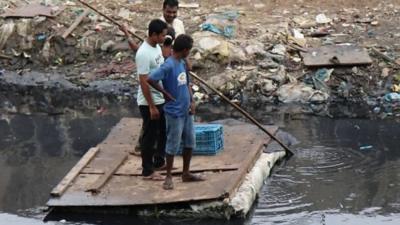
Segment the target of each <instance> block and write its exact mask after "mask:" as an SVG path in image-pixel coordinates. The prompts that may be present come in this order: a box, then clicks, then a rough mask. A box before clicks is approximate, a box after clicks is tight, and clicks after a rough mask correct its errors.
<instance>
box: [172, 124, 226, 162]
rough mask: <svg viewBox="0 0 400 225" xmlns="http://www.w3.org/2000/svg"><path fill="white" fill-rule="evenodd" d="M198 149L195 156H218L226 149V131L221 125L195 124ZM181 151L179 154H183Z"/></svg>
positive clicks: (194, 151)
mask: <svg viewBox="0 0 400 225" xmlns="http://www.w3.org/2000/svg"><path fill="white" fill-rule="evenodd" d="M194 129H195V133H196V148H195V149H194V150H193V155H216V154H217V153H218V152H220V151H221V150H223V148H224V130H223V127H222V125H221V124H195V126H194ZM181 152H182V149H180V151H179V154H181Z"/></svg>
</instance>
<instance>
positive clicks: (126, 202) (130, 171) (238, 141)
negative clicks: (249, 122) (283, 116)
mask: <svg viewBox="0 0 400 225" xmlns="http://www.w3.org/2000/svg"><path fill="white" fill-rule="evenodd" d="M140 129H141V119H136V118H123V119H122V120H121V121H120V122H119V123H118V124H117V125H116V126H115V127H114V128H113V129H112V130H111V132H110V134H109V135H108V136H107V138H106V139H105V140H104V141H103V142H102V143H100V144H98V145H97V146H96V147H94V148H91V149H90V150H89V151H88V152H87V153H86V154H85V155H84V156H83V157H82V158H81V160H80V161H79V162H78V163H77V164H76V165H75V166H74V167H73V168H72V169H71V171H70V172H69V173H68V174H67V175H66V176H65V178H64V179H63V180H62V181H61V182H60V183H59V184H58V185H57V186H56V187H55V188H54V189H53V191H52V192H51V198H50V200H49V201H48V203H47V205H48V206H50V207H55V208H62V207H72V206H79V207H101V206H108V207H110V206H151V205H162V204H170V203H194V202H201V201H209V200H223V199H226V198H228V199H229V198H232V197H233V195H234V194H235V191H236V190H237V189H238V187H239V186H240V185H241V183H242V182H243V180H244V177H245V175H246V174H247V173H248V172H249V171H250V170H251V169H252V168H253V166H254V163H255V162H256V161H257V159H258V158H259V156H260V154H261V153H262V150H263V149H264V145H265V144H267V143H269V141H270V138H269V137H268V136H267V135H266V134H264V133H262V132H260V131H259V130H258V129H257V128H255V127H251V128H249V126H242V125H224V150H223V151H222V152H220V153H218V154H217V155H216V156H193V158H192V162H191V171H192V172H195V173H203V174H204V175H205V177H206V178H207V180H206V181H204V182H194V183H182V181H181V179H180V174H181V171H182V157H180V156H177V157H175V162H174V166H175V167H176V169H175V170H174V174H175V176H174V184H175V187H174V190H168V191H166V190H163V188H162V182H160V181H146V180H143V179H142V176H141V158H140V156H136V155H132V154H130V153H129V152H130V151H132V150H133V149H134V147H135V145H136V143H137V139H138V136H139V133H140ZM277 129H278V128H277V127H275V126H270V127H268V130H269V131H270V132H271V133H272V134H274V133H276V131H277Z"/></svg>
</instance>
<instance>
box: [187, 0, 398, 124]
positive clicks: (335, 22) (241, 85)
mask: <svg viewBox="0 0 400 225" xmlns="http://www.w3.org/2000/svg"><path fill="white" fill-rule="evenodd" d="M392 6H393V5H392ZM386 7H390V5H388V6H386ZM380 10H383V9H379V10H378V9H371V10H370V11H372V12H374V14H377V15H381V14H379V13H378V12H380ZM227 12H229V13H230V12H231V11H227ZM372 12H368V13H367V14H366V15H365V17H363V16H361V12H360V11H357V10H355V9H352V10H348V9H344V10H343V12H342V13H343V15H333V16H332V17H330V16H328V15H326V14H323V13H320V14H316V15H312V14H308V13H304V14H303V15H301V16H296V15H293V16H292V17H291V18H290V21H288V20H286V18H285V17H274V18H279V20H280V21H278V22H276V21H275V22H274V23H275V24H282V23H283V24H284V23H286V24H287V25H286V26H285V25H283V26H280V27H279V28H278V29H275V30H273V32H272V34H274V35H270V33H268V31H267V32H263V33H264V35H262V34H258V36H256V38H249V36H251V32H252V30H251V29H249V27H247V29H246V27H243V24H242V23H241V19H242V17H243V16H239V17H235V18H234V20H239V21H240V22H238V23H237V22H236V21H233V20H232V21H233V22H235V23H234V24H237V26H240V27H235V29H234V30H236V31H239V33H240V35H236V36H227V35H226V34H224V33H223V32H220V30H221V29H220V30H219V31H213V30H212V29H208V27H209V24H208V25H207V26H204V24H203V25H202V26H201V27H202V28H203V30H202V31H198V32H196V33H194V34H193V37H194V39H195V48H194V51H193V56H192V58H193V61H194V62H195V63H194V66H195V67H196V68H197V69H198V70H199V71H201V73H202V74H205V76H207V79H208V82H209V83H210V84H212V85H214V87H216V88H217V89H218V90H220V91H221V92H222V93H223V94H225V95H227V96H228V97H230V98H231V99H232V101H235V102H237V103H239V104H244V105H254V104H256V105H265V104H269V103H272V104H273V103H275V104H276V103H278V104H280V103H283V104H285V103H301V104H306V105H309V106H310V108H311V109H312V111H313V113H317V114H322V115H328V116H332V115H330V114H329V111H324V112H319V111H320V110H321V108H324V109H326V107H315V106H318V105H321V104H325V105H328V106H329V105H337V104H347V105H353V106H356V107H357V105H358V104H362V105H368V110H369V112H368V113H372V114H374V115H376V116H380V117H381V118H385V117H387V116H391V115H397V116H400V108H399V105H400V85H399V83H400V82H399V81H400V80H399V79H400V52H399V51H397V52H396V51H395V49H393V48H391V47H390V46H389V45H385V46H380V45H379V38H377V40H375V42H374V43H372V40H371V39H368V38H371V35H375V31H374V29H379V28H380V24H381V23H384V21H382V22H381V21H380V19H382V20H384V18H379V17H378V16H374V15H373V14H372ZM393 12H394V13H395V14H396V15H399V14H400V13H399V11H398V10H394V11H393ZM222 15H224V14H222ZM391 16H393V15H390V16H389V17H391ZM255 23H256V22H255ZM265 26H266V27H268V26H269V24H265ZM204 27H207V29H204ZM250 28H251V27H250ZM365 30H369V31H368V33H366V34H365V33H364V34H359V33H360V32H364V31H365ZM393 32H397V33H394V34H392V35H393V36H396V37H400V30H399V29H397V30H393ZM365 35H367V37H365ZM364 38H365V40H364ZM395 43H396V42H395ZM398 50H399V49H398ZM221 65H223V67H224V68H223V69H222V71H221V72H219V73H218V74H212V73H210V72H209V71H218V69H215V67H217V68H221ZM208 74H210V75H208ZM203 76H204V75H203ZM199 92H201V93H202V94H201V95H200V94H196V95H197V96H200V97H202V98H197V100H198V101H199V102H202V101H216V102H218V101H219V98H218V97H217V96H213V94H212V93H211V92H210V91H209V90H207V88H204V89H200V90H199ZM209 95H211V96H213V97H210V96H209ZM328 108H329V107H328ZM347 116H357V115H353V114H352V113H348V115H347Z"/></svg>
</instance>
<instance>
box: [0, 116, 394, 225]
mask: <svg viewBox="0 0 400 225" xmlns="http://www.w3.org/2000/svg"><path fill="white" fill-rule="evenodd" d="M120 117H121V115H118V114H108V115H99V114H96V113H95V114H93V115H86V116H84V115H80V116H74V115H60V116H52V117H49V116H40V115H35V116H27V115H0V137H1V139H0V171H1V172H0V225H25V224H27V225H28V224H29V225H31V224H32V225H36V224H50V225H53V224H70V225H78V224H87V225H96V224H104V225H105V224H109V225H120V224H121V225H122V224H154V225H155V224H204V225H205V224H207V225H208V224H246V225H247V224H293V225H294V224H296V225H299V224H300V225H301V224H312V225H314V224H315V225H328V224H329V225H330V224H335V225H336V224H346V225H350V224H351V225H353V224H355V225H366V224H374V225H376V224H379V225H380V224H383V225H398V224H400V162H399V158H400V147H399V146H400V142H399V136H400V126H399V125H400V123H398V122H395V121H371V120H358V119H336V120H333V119H328V118H321V117H307V118H305V119H303V120H290V121H285V120H281V121H280V122H279V124H281V125H282V126H283V127H284V130H285V131H287V132H289V133H291V134H293V135H294V136H295V137H296V138H297V139H298V140H300V141H301V143H300V144H298V145H296V146H294V147H292V149H293V150H294V152H295V156H294V157H292V158H291V160H290V161H288V162H286V163H283V164H281V165H279V166H277V167H275V169H274V171H273V174H272V175H271V177H270V178H269V179H268V180H267V182H266V185H264V187H263V189H262V191H261V193H260V197H259V199H258V201H257V203H256V204H255V206H254V209H253V210H252V211H251V214H250V216H249V218H248V219H246V220H233V221H227V222H226V221H209V220H207V221H204V220H196V221H193V220H171V219H139V218H129V217H123V216H104V215H102V216H100V215H99V216H96V215H95V216H93V215H92V216H90V218H89V217H88V216H89V215H64V216H65V217H64V218H65V221H64V220H62V218H63V216H61V217H60V218H59V219H57V221H49V222H47V223H44V222H42V219H43V218H44V216H45V214H46V213H45V212H44V209H45V207H44V206H45V203H46V201H47V200H48V197H49V192H50V191H51V189H52V188H53V187H54V186H55V185H56V184H57V183H58V182H59V181H60V180H61V179H62V178H63V177H64V175H65V174H66V173H67V172H68V171H69V170H70V168H72V166H73V165H74V164H75V163H76V162H77V161H78V160H79V159H80V157H81V156H82V155H83V154H84V153H85V151H87V150H88V149H89V148H90V147H92V146H95V145H96V144H97V143H99V142H101V141H102V140H103V139H104V138H105V137H106V136H107V134H108V132H109V131H110V129H111V128H112V126H114V125H115V124H116V123H117V122H118V121H119V119H120ZM203 119H205V120H206V118H203ZM213 119H214V118H213ZM71 221H74V222H71Z"/></svg>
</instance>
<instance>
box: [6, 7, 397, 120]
mask: <svg viewBox="0 0 400 225" xmlns="http://www.w3.org/2000/svg"><path fill="white" fill-rule="evenodd" d="M198 2H199V3H198V4H187V6H188V7H182V8H181V9H180V12H179V13H180V17H181V19H182V20H183V21H184V22H185V25H186V27H187V32H188V33H190V34H192V36H193V38H194V40H195V46H194V48H193V51H192V55H191V61H192V62H193V66H194V69H195V72H196V73H197V74H199V75H200V76H201V77H203V78H204V79H206V80H207V81H208V82H209V83H210V84H212V85H214V87H216V88H218V89H219V90H220V91H221V92H222V93H224V94H225V95H227V96H228V97H229V98H230V99H232V100H233V101H235V102H237V103H239V104H242V105H260V104H273V105H280V104H292V103H301V104H303V105H308V106H309V107H310V111H311V112H314V113H317V114H322V115H328V113H327V112H321V111H320V109H321V108H324V106H321V105H332V104H355V103H357V104H366V105H368V107H367V108H368V109H369V111H370V113H371V115H376V116H380V117H382V118H384V117H387V116H391V115H400V110H399V105H400V97H399V95H400V45H399V43H398V40H399V38H400V29H399V28H398V26H397V24H398V22H400V21H399V18H400V16H399V15H400V7H399V6H398V5H395V4H392V5H391V4H389V3H385V4H383V3H381V4H379V5H377V6H375V7H368V6H367V7H363V6H359V7H358V8H357V9H356V8H343V9H341V10H336V11H335V10H328V9H327V10H325V11H318V10H317V9H315V8H313V7H311V6H303V5H302V6H299V8H300V9H299V10H292V9H291V7H286V8H285V7H284V6H282V7H280V8H279V7H278V8H274V10H273V11H272V13H268V14H265V12H267V11H268V10H267V7H268V6H267V5H265V4H256V5H257V6H256V5H254V7H253V6H251V5H240V4H239V5H234V4H232V5H229V4H227V5H224V6H219V7H213V4H211V3H210V4H207V3H206V1H198ZM294 2H296V4H302V2H301V1H294ZM40 3H42V6H43V7H44V8H43V9H46V10H48V9H51V10H50V12H51V14H49V15H38V16H37V15H29V16H26V17H21V16H13V17H10V16H9V15H8V16H7V15H5V13H8V14H10V10H12V9H13V10H15V9H18V8H21V7H25V6H26V3H23V2H20V1H15V0H5V1H2V2H1V3H0V15H5V16H4V17H3V18H1V19H0V58H1V60H0V68H1V70H0V79H1V74H2V73H4V72H7V71H16V72H17V73H19V74H23V73H27V72H29V71H30V70H33V71H44V72H52V71H54V72H57V73H58V74H65V78H66V80H68V81H70V82H71V83H73V84H74V85H77V86H83V87H86V86H88V85H90V84H91V83H93V82H98V83H102V82H105V81H107V80H121V81H124V82H127V83H130V84H132V85H133V86H134V87H135V86H137V82H136V79H132V78H131V77H132V76H133V77H134V71H135V65H134V62H133V61H132V59H133V53H132V52H131V51H130V50H129V47H128V45H127V42H126V39H125V37H124V36H123V34H122V33H121V32H120V31H119V30H118V27H116V26H114V25H112V24H111V23H110V22H108V21H107V20H105V19H104V18H102V17H101V16H99V15H97V14H95V13H94V12H87V16H86V14H85V12H86V10H85V8H84V7H83V6H82V5H80V4H79V3H78V2H76V1H72V0H71V1H60V0H47V1H44V0H32V1H30V4H40ZM43 3H44V4H43ZM91 3H92V4H93V6H95V7H96V8H97V9H99V10H100V11H102V12H104V13H105V14H107V15H110V16H112V18H113V19H115V20H117V21H118V22H121V23H124V24H128V28H129V29H130V30H131V31H133V32H134V33H136V34H138V35H139V36H142V37H144V36H145V34H146V27H145V26H146V24H147V23H146V21H149V20H151V19H153V18H158V17H160V16H161V6H160V5H158V4H159V3H158V2H156V1H133V0H126V1H113V0H111V1H100V0H96V1H91ZM249 4H250V3H249ZM46 7H47V8H46ZM319 8H323V6H321V7H319ZM53 12H55V13H54V14H53ZM268 12H271V11H268ZM80 17H81V18H80ZM79 20H80V21H79ZM77 22H79V23H78V25H77V26H76V28H74V29H73V30H72V31H69V32H70V33H68V32H67V31H68V28H70V27H71V25H72V24H74V23H77ZM396 40H397V41H396ZM322 46H338V48H339V46H356V47H357V48H360V49H363V50H365V51H366V52H367V56H368V55H369V57H370V59H372V60H371V61H370V65H368V64H369V63H367V64H365V65H359V64H354V65H352V64H351V62H350V64H346V66H343V65H342V64H341V63H342V61H341V59H340V57H339V58H336V57H333V58H331V59H330V61H329V63H331V64H332V65H330V66H327V67H307V66H305V65H304V61H303V57H304V53H305V52H307V51H312V50H310V49H316V48H320V47H322ZM350 58H351V57H350ZM353 58H354V57H353ZM367 61H368V60H367ZM195 99H196V100H197V101H198V102H199V103H203V102H211V103H218V102H220V100H219V98H218V97H217V96H216V95H214V94H213V93H211V92H210V90H208V89H207V88H205V87H202V86H201V85H199V86H196V90H195ZM316 109H317V110H316ZM328 116H331V115H328Z"/></svg>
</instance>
